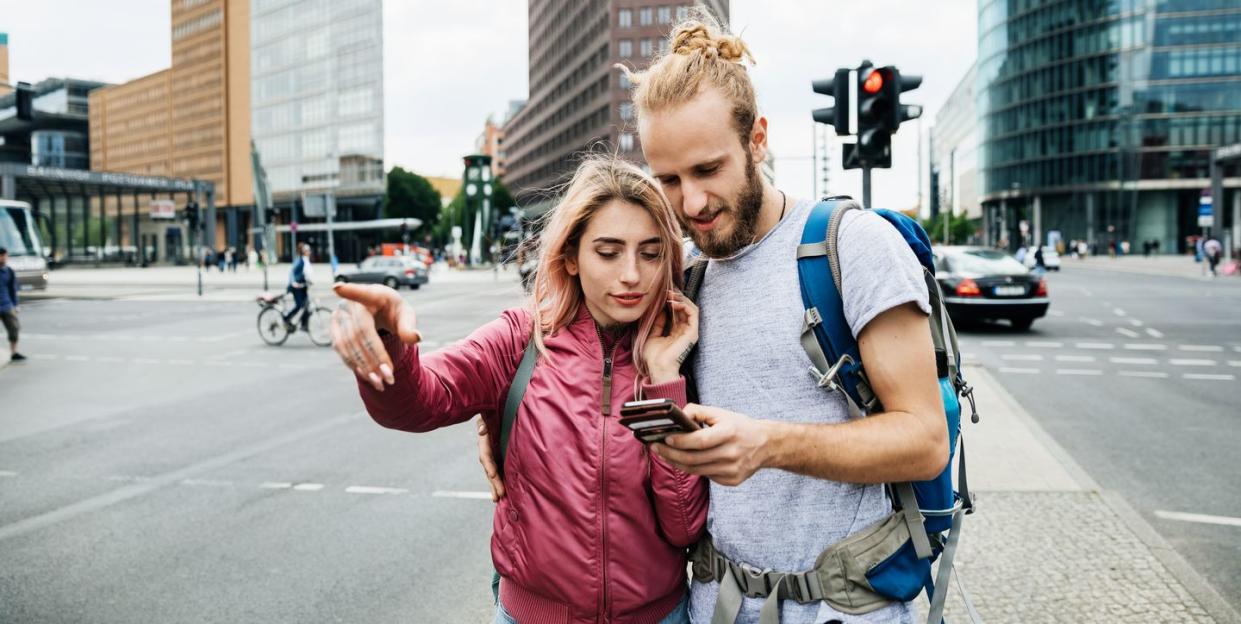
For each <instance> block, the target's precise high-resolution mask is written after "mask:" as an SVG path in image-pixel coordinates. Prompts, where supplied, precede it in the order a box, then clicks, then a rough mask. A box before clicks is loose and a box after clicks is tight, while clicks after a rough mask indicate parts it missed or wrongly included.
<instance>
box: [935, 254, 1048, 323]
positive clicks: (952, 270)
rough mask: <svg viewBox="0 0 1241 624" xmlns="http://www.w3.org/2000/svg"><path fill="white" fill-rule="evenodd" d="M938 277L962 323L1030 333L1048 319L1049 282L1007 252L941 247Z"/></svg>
mask: <svg viewBox="0 0 1241 624" xmlns="http://www.w3.org/2000/svg"><path fill="white" fill-rule="evenodd" d="M934 253H935V276H936V279H938V280H939V286H940V288H941V289H942V290H943V291H944V303H945V304H946V305H947V307H948V315H949V316H951V317H952V319H953V321H954V322H956V323H961V322H965V321H989V320H1007V321H1009V322H1011V323H1012V324H1013V327H1014V328H1016V329H1029V328H1030V326H1031V325H1032V324H1034V321H1035V319H1038V318H1042V317H1043V316H1045V315H1046V314H1047V308H1048V306H1049V305H1050V304H1051V300H1050V299H1049V298H1048V296H1047V282H1046V280H1044V279H1043V278H1042V277H1040V276H1038V275H1033V274H1031V273H1030V270H1029V269H1027V268H1026V267H1025V266H1022V264H1021V263H1020V262H1018V261H1017V259H1016V258H1014V257H1013V256H1011V255H1009V254H1008V253H1007V252H1004V251H1000V250H996V249H990V248H986V247H936V248H935V249H934Z"/></svg>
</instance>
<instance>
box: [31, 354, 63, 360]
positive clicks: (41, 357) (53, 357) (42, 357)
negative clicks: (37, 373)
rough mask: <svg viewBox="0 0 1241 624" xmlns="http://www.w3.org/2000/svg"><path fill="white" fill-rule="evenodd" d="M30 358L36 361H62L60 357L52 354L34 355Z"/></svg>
mask: <svg viewBox="0 0 1241 624" xmlns="http://www.w3.org/2000/svg"><path fill="white" fill-rule="evenodd" d="M30 357H31V359H35V360H59V359H60V356H59V355H53V354H51V353H33V354H31V355H30Z"/></svg>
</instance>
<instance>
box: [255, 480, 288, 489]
mask: <svg viewBox="0 0 1241 624" xmlns="http://www.w3.org/2000/svg"><path fill="white" fill-rule="evenodd" d="M259 487H261V488H263V489H264V490H287V489H289V488H291V487H293V484H292V483H286V482H284V481H264V482H263V483H260V484H259Z"/></svg>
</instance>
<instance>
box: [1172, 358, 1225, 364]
mask: <svg viewBox="0 0 1241 624" xmlns="http://www.w3.org/2000/svg"><path fill="white" fill-rule="evenodd" d="M1168 362H1170V363H1171V364H1172V365H1173V366H1215V364H1216V362H1215V360H1191V359H1185V358H1172V359H1171V360H1168Z"/></svg>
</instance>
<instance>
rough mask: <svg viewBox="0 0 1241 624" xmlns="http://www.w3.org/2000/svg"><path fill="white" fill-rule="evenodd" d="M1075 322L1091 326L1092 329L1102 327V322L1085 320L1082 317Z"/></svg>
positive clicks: (1090, 319)
mask: <svg viewBox="0 0 1241 624" xmlns="http://www.w3.org/2000/svg"><path fill="white" fill-rule="evenodd" d="M1077 320H1079V321H1081V322H1083V323H1086V324H1087V325H1092V326H1094V327H1103V321H1100V320H1098V319H1092V318H1086V317H1084V316H1083V317H1081V318H1079V319H1077Z"/></svg>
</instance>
